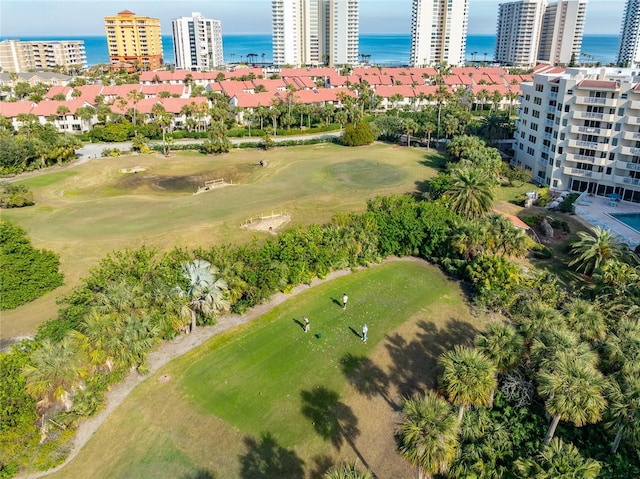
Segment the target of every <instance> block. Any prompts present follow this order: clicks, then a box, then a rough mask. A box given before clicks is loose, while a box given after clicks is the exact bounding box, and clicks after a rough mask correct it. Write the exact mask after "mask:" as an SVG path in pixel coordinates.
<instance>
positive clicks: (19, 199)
mask: <svg viewBox="0 0 640 479" xmlns="http://www.w3.org/2000/svg"><path fill="white" fill-rule="evenodd" d="M34 204H35V201H34V200H33V192H32V191H31V190H29V188H27V187H26V186H24V185H3V186H0V208H22V207H23V206H31V205H34Z"/></svg>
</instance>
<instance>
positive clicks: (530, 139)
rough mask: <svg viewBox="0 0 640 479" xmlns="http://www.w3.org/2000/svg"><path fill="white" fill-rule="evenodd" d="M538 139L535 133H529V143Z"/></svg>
mask: <svg viewBox="0 0 640 479" xmlns="http://www.w3.org/2000/svg"><path fill="white" fill-rule="evenodd" d="M536 139H537V138H536V137H535V135H529V143H533V144H535V143H536Z"/></svg>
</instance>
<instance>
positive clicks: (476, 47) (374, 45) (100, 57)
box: [0, 34, 620, 66]
mask: <svg viewBox="0 0 640 479" xmlns="http://www.w3.org/2000/svg"><path fill="white" fill-rule="evenodd" d="M3 39H4V38H0V40H3ZM20 39H21V40H84V45H85V49H86V52H87V61H88V63H89V65H95V64H97V63H109V55H108V53H107V39H106V37H104V36H95V37H92V36H90V37H58V38H56V37H46V38H45V37H23V38H20ZM495 40H496V38H495V35H468V36H467V60H468V61H473V60H475V61H488V62H490V61H492V60H493V53H494V49H495ZM619 41H620V37H619V36H618V35H585V36H584V38H583V40H582V53H584V54H586V55H583V56H582V57H581V60H582V61H586V62H592V63H596V62H600V63H601V64H603V65H606V64H609V63H613V62H615V60H616V56H617V52H618V44H619ZM162 47H163V52H164V60H165V63H173V61H174V53H173V42H172V40H171V35H165V36H163V37H162ZM222 47H223V51H224V60H225V61H226V62H230V63H234V62H243V61H247V59H248V58H249V57H248V55H255V56H254V57H253V58H254V61H256V62H266V63H270V62H271V61H272V55H273V53H272V50H271V35H270V34H262V35H240V34H234V35H223V37H222ZM410 49H411V35H409V34H395V35H394V34H368V35H360V54H364V55H370V56H369V58H368V61H369V63H372V64H375V65H389V66H398V65H406V64H407V63H409V52H410Z"/></svg>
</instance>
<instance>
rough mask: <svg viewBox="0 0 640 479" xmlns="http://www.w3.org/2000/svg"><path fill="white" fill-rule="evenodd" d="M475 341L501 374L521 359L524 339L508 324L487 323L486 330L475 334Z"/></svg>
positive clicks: (511, 369)
mask: <svg viewBox="0 0 640 479" xmlns="http://www.w3.org/2000/svg"><path fill="white" fill-rule="evenodd" d="M475 343H476V348H478V350H479V351H480V352H481V353H483V354H484V355H485V356H486V357H488V358H489V359H490V360H491V361H493V364H495V365H496V369H497V370H498V372H499V373H501V374H504V373H508V372H510V371H513V370H514V369H515V368H516V366H517V365H518V364H519V363H520V361H522V355H523V354H524V339H523V338H522V336H520V335H519V334H518V332H517V331H516V328H514V327H513V326H511V325H509V324H504V323H497V322H494V323H489V325H488V326H487V331H486V332H484V333H481V334H478V335H477V336H476V339H475Z"/></svg>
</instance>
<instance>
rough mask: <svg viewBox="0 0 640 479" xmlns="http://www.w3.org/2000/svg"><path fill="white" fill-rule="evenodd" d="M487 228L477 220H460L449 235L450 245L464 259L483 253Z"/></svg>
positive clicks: (467, 259)
mask: <svg viewBox="0 0 640 479" xmlns="http://www.w3.org/2000/svg"><path fill="white" fill-rule="evenodd" d="M486 239H487V230H486V228H484V225H482V224H481V223H480V222H479V221H477V220H469V221H463V222H460V224H458V225H457V226H456V228H455V229H454V231H453V235H452V236H451V246H453V247H454V248H455V249H456V250H457V251H458V253H460V254H461V255H462V257H463V258H464V259H465V261H469V260H471V259H473V258H475V257H476V256H478V255H480V254H483V253H484V251H485V249H484V245H485V244H486Z"/></svg>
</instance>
